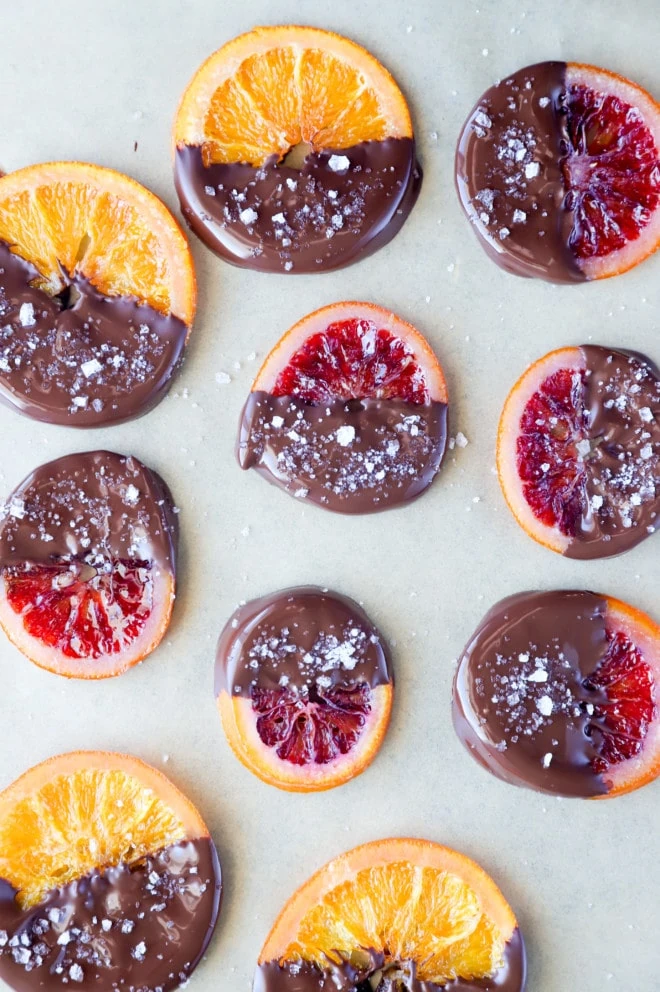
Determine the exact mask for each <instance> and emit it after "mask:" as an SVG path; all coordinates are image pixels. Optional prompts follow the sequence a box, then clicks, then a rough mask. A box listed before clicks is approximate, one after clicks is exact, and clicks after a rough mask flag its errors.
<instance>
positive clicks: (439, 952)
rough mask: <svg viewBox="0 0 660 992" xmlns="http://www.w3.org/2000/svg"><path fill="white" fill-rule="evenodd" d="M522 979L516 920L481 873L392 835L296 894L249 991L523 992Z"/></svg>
mask: <svg viewBox="0 0 660 992" xmlns="http://www.w3.org/2000/svg"><path fill="white" fill-rule="evenodd" d="M525 973H526V964H525V949H524V945H523V940H522V936H521V934H520V930H519V929H518V925H517V923H516V918H515V916H514V915H513V912H512V910H511V907H510V906H509V905H508V904H507V902H506V901H505V899H504V896H503V895H502V893H501V892H500V890H499V889H498V888H497V886H496V885H495V883H494V882H493V880H492V879H491V878H489V876H488V875H487V874H486V873H485V871H483V869H482V868H480V867H479V865H477V864H475V863H474V861H470V860H469V858H466V857H465V856H464V855H462V854H458V853H457V852H456V851H452V850H450V849H449V848H447V847H441V846H440V844H433V843H431V842H430V841H426V840H409V839H392V840H381V841H375V842H373V843H371V844H364V845H362V846H361V847H357V848H355V849H354V850H352V851H348V852H347V853H346V854H343V855H341V856H340V857H338V858H335V859H334V861H330V862H329V863H328V864H327V865H325V867H323V868H321V870H320V871H318V872H317V873H316V874H315V875H312V877H311V878H310V879H309V880H308V881H307V882H305V884H304V885H302V886H301V887H300V888H299V889H298V891H297V892H296V893H295V895H294V896H293V897H292V898H291V899H290V900H289V902H288V903H287V904H286V905H285V907H284V909H283V910H282V912H281V914H280V916H279V917H278V919H277V920H276V922H275V925H274V927H273V929H272V930H271V932H270V934H269V935H268V938H267V939H266V943H265V944H264V946H263V948H262V951H261V954H260V956H259V965H258V968H257V974H256V977H255V981H254V986H253V988H254V992H275V990H278V992H280V990H281V992H289V990H290V992H294V990H295V992H298V990H301V992H314V990H316V989H318V990H321V989H326V988H333V989H334V988H338V989H346V990H347V992H348V990H349V989H354V988H355V989H357V988H359V989H362V988H365V989H369V988H376V987H378V988H379V989H381V988H383V989H384V988H387V989H389V988H393V989H398V988H402V989H403V988H405V989H408V988H409V989H413V988H415V989H416V988H418V987H419V988H420V989H421V988H424V989H429V992H430V990H431V989H443V988H452V989H453V988H457V987H459V986H460V988H462V989H466V990H470V989H473V990H474V992H476V990H477V989H489V988H492V989H495V988H497V989H502V990H503V992H523V989H524V987H525ZM379 981H380V982H381V984H379Z"/></svg>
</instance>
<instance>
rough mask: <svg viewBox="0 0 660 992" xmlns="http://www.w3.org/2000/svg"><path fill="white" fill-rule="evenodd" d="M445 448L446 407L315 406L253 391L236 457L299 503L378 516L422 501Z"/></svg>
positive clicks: (371, 402) (387, 403) (393, 403)
mask: <svg viewBox="0 0 660 992" xmlns="http://www.w3.org/2000/svg"><path fill="white" fill-rule="evenodd" d="M273 420H274V421H275V422H273ZM280 421H281V422H280ZM342 429H344V430H342ZM338 431H341V433H340V434H339V435H338V433H337V432H338ZM351 431H352V433H351ZM346 434H348V439H347V440H346V443H344V444H342V443H340V442H339V440H338V437H340V438H342V440H343V439H344V437H345V436H346ZM446 444H447V405H446V404H445V403H437V402H431V403H428V404H411V403H406V402H404V401H403V400H394V399H388V400H377V399H360V400H350V401H348V402H347V401H345V400H336V401H334V402H332V403H330V404H325V403H321V404H319V405H318V406H312V405H311V404H308V403H304V402H303V401H302V400H300V399H298V398H296V397H295V396H278V397H276V396H272V395H271V394H269V393H266V392H262V391H255V392H252V393H250V396H249V397H248V400H247V403H246V405H245V407H244V409H243V413H242V417H241V424H240V432H239V438H238V448H237V456H238V461H239V464H240V466H241V468H244V469H247V468H256V469H257V471H258V472H259V473H260V474H261V475H263V476H264V477H265V478H266V479H268V481H269V482H272V483H274V484H275V485H277V486H279V487H280V488H282V489H284V490H286V491H287V492H289V493H291V494H292V495H294V496H296V497H298V498H299V499H304V500H306V501H308V502H311V503H316V504H317V505H318V506H323V507H325V508H326V509H328V510H334V511H336V512H338V513H374V512H376V511H378V510H386V509H389V508H390V507H393V506H397V505H398V504H400V503H404V502H407V501H408V500H411V499H415V497H417V496H420V495H421V494H422V493H423V492H424V491H425V490H426V489H427V488H428V487H429V486H430V484H431V482H432V481H433V479H434V478H435V476H436V474H437V472H438V469H439V468H440V464H441V462H442V459H443V456H444V453H445V448H446Z"/></svg>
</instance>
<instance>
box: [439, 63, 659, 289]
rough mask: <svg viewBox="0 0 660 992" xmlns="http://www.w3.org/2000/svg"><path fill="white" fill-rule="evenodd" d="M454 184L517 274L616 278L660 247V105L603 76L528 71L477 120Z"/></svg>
mask: <svg viewBox="0 0 660 992" xmlns="http://www.w3.org/2000/svg"><path fill="white" fill-rule="evenodd" d="M456 181H457V187H458V191H459V195H460V198H461V202H462V205H463V207H464V209H465V211H466V213H467V215H468V217H469V218H470V220H471V221H472V223H473V224H474V227H475V230H476V232H477V234H478V236H479V238H480V240H481V242H482V244H483V245H484V247H485V248H486V250H487V251H488V253H489V254H490V255H491V256H492V257H493V258H494V259H495V260H496V261H497V262H498V263H499V264H500V265H502V266H503V267H504V268H505V269H507V270H508V271H511V272H515V273H516V274H518V275H525V276H538V277H540V278H543V279H548V280H550V281H554V282H570V281H575V280H584V279H602V278H605V277H607V276H613V275H617V274H618V273H621V272H625V271H627V270H628V269H630V268H632V267H633V266H634V265H637V263H638V262H641V261H642V260H643V259H644V258H646V257H647V256H648V255H650V254H651V253H652V252H654V251H655V250H656V248H657V247H658V244H659V243H660V106H659V105H658V104H657V103H656V101H655V100H654V99H653V98H652V97H651V96H649V94H648V93H646V92H645V91H644V90H643V89H641V87H639V86H637V85H636V84H635V83H632V82H630V81H629V80H627V79H624V78H622V77H621V76H618V75H616V74H615V73H612V72H608V71H607V70H605V69H599V68H596V67H595V66H590V65H581V64H578V63H575V62H542V63H540V64H538V65H532V66H528V67H527V68H525V69H521V70H520V71H519V72H516V73H513V75H511V76H509V77H507V78H506V79H505V80H503V81H502V82H501V83H499V84H497V85H496V86H494V87H492V88H491V89H490V90H488V91H487V92H486V93H484V95H483V96H482V98H481V100H480V101H479V103H478V104H477V105H476V106H475V107H474V109H473V110H472V112H471V114H470V116H469V117H468V120H467V121H466V124H465V126H464V129H463V131H462V134H461V137H460V140H459V144H458V150H457V156H456Z"/></svg>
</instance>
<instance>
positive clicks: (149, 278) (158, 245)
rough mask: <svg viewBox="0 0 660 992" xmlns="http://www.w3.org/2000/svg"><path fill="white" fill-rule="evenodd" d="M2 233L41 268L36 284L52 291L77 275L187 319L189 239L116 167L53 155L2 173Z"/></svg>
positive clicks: (191, 303)
mask: <svg viewBox="0 0 660 992" xmlns="http://www.w3.org/2000/svg"><path fill="white" fill-rule="evenodd" d="M0 240H2V241H4V242H6V243H7V244H8V245H9V246H10V248H11V250H12V251H13V252H15V253H16V254H18V255H20V256H21V258H24V259H25V260H26V261H28V262H31V263H32V264H33V265H34V266H35V267H36V268H37V269H38V271H39V273H40V278H39V279H38V280H36V284H37V286H38V288H40V289H43V290H44V291H45V292H47V293H49V294H50V295H55V294H57V293H59V292H61V291H62V290H63V289H64V288H65V286H66V285H67V284H68V281H69V279H70V278H72V277H74V276H75V275H82V276H84V277H85V278H87V279H88V280H89V281H90V282H91V283H92V285H93V286H94V287H95V289H97V290H98V291H99V292H100V293H102V294H104V295H106V296H128V297H134V298H136V299H137V300H138V302H141V303H146V304H148V305H149V306H151V307H153V309H154V310H157V311H158V312H159V313H163V314H170V313H172V314H174V316H176V317H179V318H180V319H181V320H183V322H184V323H185V324H187V325H190V323H191V322H192V318H193V314H194V309H195V278H194V272H193V268H192V259H191V256H190V251H189V248H188V244H187V242H186V240H185V238H184V236H183V234H182V232H181V230H180V228H179V226H178V224H177V223H176V221H175V220H174V218H173V217H172V215H171V214H170V212H169V210H168V209H167V208H166V207H165V205H164V204H162V203H161V202H160V200H158V198H157V197H156V196H154V195H153V194H152V193H150V192H149V191H148V190H146V189H145V188H144V187H142V186H140V185H139V184H138V183H136V182H135V181H134V180H132V179H129V178H128V177H127V176H123V175H121V173H118V172H114V171H113V170H111V169H104V168H101V167H98V166H92V165H84V164H82V163H80V162H55V163H51V164H47V165H35V166H29V167H28V168H25V169H19V170H18V171H17V172H14V173H10V174H9V175H7V176H3V177H2V178H0Z"/></svg>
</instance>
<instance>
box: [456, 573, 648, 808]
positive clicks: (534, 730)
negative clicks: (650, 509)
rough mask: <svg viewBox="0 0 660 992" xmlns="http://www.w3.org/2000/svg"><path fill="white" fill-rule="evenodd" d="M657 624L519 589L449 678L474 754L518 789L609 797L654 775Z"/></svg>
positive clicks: (463, 734) (582, 598)
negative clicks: (520, 786)
mask: <svg viewBox="0 0 660 992" xmlns="http://www.w3.org/2000/svg"><path fill="white" fill-rule="evenodd" d="M659 684H660V627H658V626H657V624H655V623H654V622H653V621H652V620H651V619H650V618H649V617H648V616H646V615H645V614H644V613H642V612H641V611H640V610H637V609H635V608H634V607H632V606H629V605H628V604H627V603H622V602H621V601H619V600H616V599H612V598H611V597H609V596H601V595H598V594H596V593H592V592H583V591H581V592H572V591H566V590H559V591H554V592H530V593H521V594H520V595H518V596H512V597H510V598H508V599H505V600H503V601H502V602H501V603H498V604H497V605H496V606H494V607H493V608H492V609H491V610H490V611H489V613H488V614H487V615H486V617H485V618H484V620H483V621H482V622H481V624H480V625H479V627H478V628H477V630H476V631H475V633H474V634H473V635H472V637H471V638H470V641H469V642H468V645H467V647H466V648H465V651H464V652H463V655H462V657H461V659H460V661H459V666H458V669H457V672H456V677H455V681H454V725H455V727H456V731H457V733H458V735H459V737H460V738H461V740H462V741H463V743H464V744H465V745H466V747H467V748H468V750H469V751H470V753H471V754H472V755H473V756H474V757H475V758H476V759H477V761H478V762H479V763H480V764H482V765H483V766H484V767H485V768H487V769H488V770H489V771H490V772H492V773H493V774H494V775H496V776H498V777H499V778H502V779H504V780H505V781H507V782H511V783H512V784H514V785H522V786H527V787H528V788H532V789H537V790H538V791H541V792H548V793H552V794H555V795H566V796H577V797H583V798H606V797H608V796H616V795H620V794H621V793H624V792H632V791H633V790H634V789H639V788H640V787H641V786H642V785H644V784H646V783H647V782H649V781H651V780H652V779H654V778H656V777H657V776H658V775H659V774H660V710H659V709H658V685H659Z"/></svg>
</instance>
